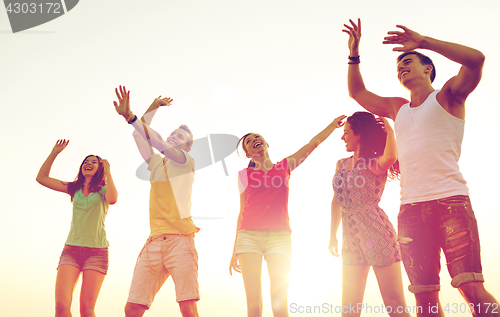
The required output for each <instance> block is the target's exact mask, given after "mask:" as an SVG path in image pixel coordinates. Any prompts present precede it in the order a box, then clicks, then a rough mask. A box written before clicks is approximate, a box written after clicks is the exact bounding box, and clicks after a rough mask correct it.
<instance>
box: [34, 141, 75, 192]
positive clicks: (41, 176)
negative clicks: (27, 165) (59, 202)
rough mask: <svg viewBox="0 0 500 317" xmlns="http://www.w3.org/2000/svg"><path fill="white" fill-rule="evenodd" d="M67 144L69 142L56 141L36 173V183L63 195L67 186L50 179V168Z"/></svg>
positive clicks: (57, 180) (66, 190)
mask: <svg viewBox="0 0 500 317" xmlns="http://www.w3.org/2000/svg"><path fill="white" fill-rule="evenodd" d="M68 143H69V140H67V141H66V140H57V142H56V145H54V148H53V149H52V151H51V152H50V154H49V156H48V157H47V159H46V160H45V162H43V164H42V166H41V167H40V170H39V171H38V175H37V176H36V181H37V182H38V183H40V184H41V185H43V186H45V187H47V188H50V189H53V190H55V191H58V192H63V193H68V184H64V183H63V182H62V181H61V180H59V179H55V178H52V177H50V169H51V168H52V164H53V163H54V160H55V159H56V157H57V155H59V153H61V152H62V151H63V150H64V149H65V148H66V146H67V145H68Z"/></svg>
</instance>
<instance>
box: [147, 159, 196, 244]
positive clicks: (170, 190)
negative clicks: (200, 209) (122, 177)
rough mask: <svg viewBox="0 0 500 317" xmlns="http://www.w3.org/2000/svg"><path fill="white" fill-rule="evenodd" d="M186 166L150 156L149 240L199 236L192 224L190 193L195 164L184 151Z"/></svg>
mask: <svg viewBox="0 0 500 317" xmlns="http://www.w3.org/2000/svg"><path fill="white" fill-rule="evenodd" d="M182 152H183V153H184V155H185V157H186V163H184V164H178V163H176V162H174V161H172V160H170V159H166V158H163V157H162V156H160V155H158V154H153V156H152V157H151V160H150V161H149V166H148V170H150V171H151V176H150V181H151V191H150V196H149V223H150V226H151V236H152V237H153V236H157V235H160V234H190V233H194V232H198V231H199V230H200V228H198V227H196V226H195V224H194V223H193V221H192V220H191V215H190V212H191V192H192V186H193V182H194V160H193V158H192V157H191V156H189V155H188V154H187V153H186V152H185V151H182Z"/></svg>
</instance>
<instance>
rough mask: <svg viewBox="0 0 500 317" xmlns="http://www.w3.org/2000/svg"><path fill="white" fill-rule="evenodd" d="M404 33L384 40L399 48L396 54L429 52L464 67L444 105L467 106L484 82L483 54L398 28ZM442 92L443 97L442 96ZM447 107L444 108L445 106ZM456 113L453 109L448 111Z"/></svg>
mask: <svg viewBox="0 0 500 317" xmlns="http://www.w3.org/2000/svg"><path fill="white" fill-rule="evenodd" d="M397 27H398V28H401V29H402V30H403V31H402V32H401V31H390V32H388V33H387V34H388V36H387V37H385V38H384V42H383V43H384V44H399V45H401V46H399V47H395V48H393V51H398V52H407V51H411V50H415V49H426V50H431V51H433V52H436V53H438V54H441V55H443V56H444V57H446V58H448V59H450V60H452V61H454V62H456V63H459V64H461V65H462V67H461V68H460V71H459V72H458V74H457V75H456V76H455V77H453V78H451V79H450V80H448V82H447V83H446V84H445V85H444V86H443V89H442V91H441V92H442V93H443V94H442V96H441V100H439V101H440V103H441V104H442V105H443V106H444V107H446V106H449V107H450V108H453V107H455V106H464V103H465V99H467V97H468V96H469V94H470V93H471V92H472V91H473V90H474V89H475V88H476V87H477V85H478V84H479V81H480V80H481V75H482V69H483V65H484V59H485V57H484V55H483V53H481V52H480V51H478V50H476V49H473V48H470V47H467V46H464V45H460V44H456V43H451V42H445V41H441V40H437V39H434V38H431V37H428V36H422V35H420V34H419V33H417V32H415V31H412V30H410V29H408V28H407V27H405V26H403V25H397ZM441 92H440V94H441ZM443 103H444V104H443ZM447 110H449V112H450V113H452V114H454V113H453V109H447Z"/></svg>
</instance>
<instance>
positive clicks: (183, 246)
mask: <svg viewBox="0 0 500 317" xmlns="http://www.w3.org/2000/svg"><path fill="white" fill-rule="evenodd" d="M170 275H171V276H172V279H173V281H174V284H175V294H176V300H177V302H182V301H186V300H199V299H200V292H199V286H198V253H197V252H196V248H195V245H194V234H190V235H178V234H166V235H160V236H155V237H150V238H149V239H148V241H147V242H146V244H145V245H144V247H143V248H142V251H141V253H140V255H139V258H138V260H137V264H136V266H135V269H134V276H133V278H132V285H131V286H130V292H129V297H128V300H127V302H129V303H134V304H139V305H144V306H147V307H148V309H149V308H150V307H151V304H152V303H153V300H154V298H155V295H156V293H158V291H159V290H160V288H161V287H162V285H163V283H164V282H165V281H166V280H167V278H168V277H169V276H170Z"/></svg>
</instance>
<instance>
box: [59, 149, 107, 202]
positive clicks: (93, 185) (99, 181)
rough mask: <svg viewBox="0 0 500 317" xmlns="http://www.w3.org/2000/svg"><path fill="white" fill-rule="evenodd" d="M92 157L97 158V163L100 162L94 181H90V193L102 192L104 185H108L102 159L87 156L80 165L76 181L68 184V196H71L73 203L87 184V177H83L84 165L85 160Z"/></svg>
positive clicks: (93, 177)
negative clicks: (77, 193) (77, 194)
mask: <svg viewBox="0 0 500 317" xmlns="http://www.w3.org/2000/svg"><path fill="white" fill-rule="evenodd" d="M91 156H95V157H97V161H98V162H99V167H98V168H97V171H96V172H95V174H94V176H92V180H91V181H90V184H89V191H90V192H91V193H98V192H99V191H100V190H101V188H102V187H103V186H104V185H106V180H105V178H104V166H102V162H101V158H100V157H99V156H97V155H93V154H90V155H87V156H86V157H85V158H84V159H83V162H82V164H80V169H79V170H78V174H77V175H76V178H75V180H74V181H72V182H70V183H68V194H69V195H70V196H71V201H73V197H74V196H75V193H76V192H77V191H78V190H80V189H82V188H83V183H84V182H85V176H83V173H82V167H83V164H84V163H85V160H86V159H88V158H89V157H91Z"/></svg>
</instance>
